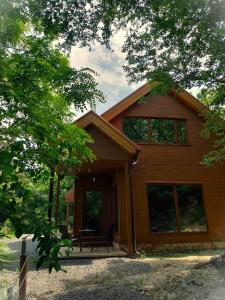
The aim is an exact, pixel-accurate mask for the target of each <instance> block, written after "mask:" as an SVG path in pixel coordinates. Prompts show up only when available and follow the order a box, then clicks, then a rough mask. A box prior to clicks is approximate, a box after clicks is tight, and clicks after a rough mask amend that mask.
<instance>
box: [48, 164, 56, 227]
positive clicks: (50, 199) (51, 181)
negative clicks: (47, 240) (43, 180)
mask: <svg viewBox="0 0 225 300" xmlns="http://www.w3.org/2000/svg"><path fill="white" fill-rule="evenodd" d="M54 175H55V171H54V168H51V170H50V179H49V194H48V221H49V223H51V220H52V204H53V196H54Z"/></svg>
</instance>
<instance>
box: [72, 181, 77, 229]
mask: <svg viewBox="0 0 225 300" xmlns="http://www.w3.org/2000/svg"><path fill="white" fill-rule="evenodd" d="M73 192H74V193H73V234H75V232H76V226H77V225H76V224H75V221H76V222H77V221H78V220H75V215H76V205H75V201H76V178H75V177H74V190H73ZM76 203H77V201H76Z"/></svg>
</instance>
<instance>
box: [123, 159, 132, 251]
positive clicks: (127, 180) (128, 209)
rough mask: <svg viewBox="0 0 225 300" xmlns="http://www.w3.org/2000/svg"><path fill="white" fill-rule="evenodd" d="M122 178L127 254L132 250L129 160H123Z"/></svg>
mask: <svg viewBox="0 0 225 300" xmlns="http://www.w3.org/2000/svg"><path fill="white" fill-rule="evenodd" d="M124 178H125V200H126V218H127V249H128V254H132V253H133V252H134V248H133V242H132V206H131V205H132V204H131V191H130V174H129V162H125V166H124Z"/></svg>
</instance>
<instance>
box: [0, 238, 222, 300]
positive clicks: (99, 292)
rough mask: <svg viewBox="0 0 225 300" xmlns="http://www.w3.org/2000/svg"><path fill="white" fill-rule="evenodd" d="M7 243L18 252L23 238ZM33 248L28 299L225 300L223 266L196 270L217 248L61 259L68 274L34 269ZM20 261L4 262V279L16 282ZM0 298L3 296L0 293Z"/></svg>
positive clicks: (28, 282) (29, 243)
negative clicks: (137, 256)
mask: <svg viewBox="0 0 225 300" xmlns="http://www.w3.org/2000/svg"><path fill="white" fill-rule="evenodd" d="M8 247H9V249H10V251H12V252H13V253H14V254H15V255H16V256H18V255H19V253H20V247H21V241H18V240H11V241H10V242H8ZM34 249H35V247H34V245H33V244H32V242H31V241H29V242H28V253H29V255H30V257H31V258H30V263H29V273H28V281H27V295H28V297H27V299H43V300H46V299H51V300H53V299H54V300H55V299H65V300H66V299H82V300H93V299H95V300H117V299H119V300H132V299H137V300H139V299H140V300H141V299H149V300H172V299H175V300H189V299H193V300H224V299H225V270H218V269H216V268H214V267H206V268H203V269H195V268H194V266H195V265H196V264H198V263H199V262H203V261H208V260H209V258H210V257H211V255H214V254H215V252H213V251H211V252H206V251H205V252H203V253H202V254H199V255H198V256H197V255H195V256H194V255H186V254H184V255H180V254H177V255H175V257H169V256H168V257H160V256H155V257H151V258H145V259H129V258H107V259H95V260H92V259H76V260H67V261H63V262H62V265H63V268H64V270H65V271H66V272H65V273H64V272H58V273H56V272H55V271H53V272H52V274H49V273H48V271H47V270H46V269H41V270H39V271H38V272H37V271H36V270H35V267H34V256H35V250H34ZM16 267H18V261H17V260H15V261H14V262H13V263H12V264H10V265H8V266H5V267H4V266H2V268H1V271H0V279H2V278H4V279H9V280H14V279H15V278H16V275H17V274H18V270H16ZM0 299H1V297H0Z"/></svg>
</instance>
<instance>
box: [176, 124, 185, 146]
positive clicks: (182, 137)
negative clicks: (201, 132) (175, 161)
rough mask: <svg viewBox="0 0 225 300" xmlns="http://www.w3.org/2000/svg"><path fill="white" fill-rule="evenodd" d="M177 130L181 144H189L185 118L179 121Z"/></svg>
mask: <svg viewBox="0 0 225 300" xmlns="http://www.w3.org/2000/svg"><path fill="white" fill-rule="evenodd" d="M177 130H178V137H179V144H187V129H186V125H185V121H183V120H179V121H177Z"/></svg>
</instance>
